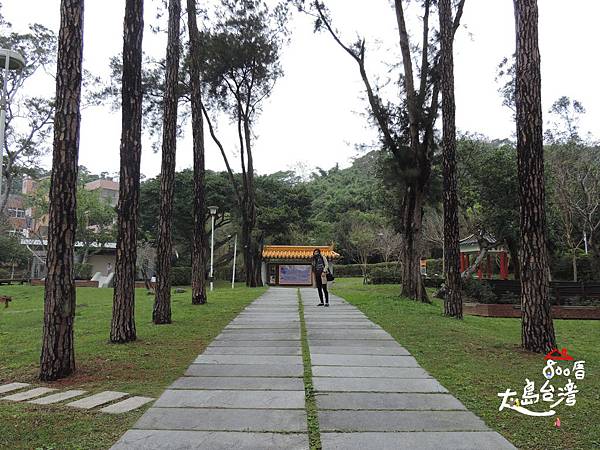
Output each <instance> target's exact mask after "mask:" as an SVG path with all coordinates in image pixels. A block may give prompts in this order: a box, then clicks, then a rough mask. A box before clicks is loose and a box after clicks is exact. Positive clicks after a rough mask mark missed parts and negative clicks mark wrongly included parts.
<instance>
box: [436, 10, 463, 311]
mask: <svg viewBox="0 0 600 450" xmlns="http://www.w3.org/2000/svg"><path fill="white" fill-rule="evenodd" d="M438 8H439V15H440V34H441V37H440V45H441V62H440V64H441V71H442V118H443V119H442V120H443V155H444V170H443V174H444V276H445V278H446V295H445V296H444V315H446V316H451V317H456V318H457V319H462V297H461V275H460V262H459V254H460V246H459V240H460V238H459V229H458V195H457V192H456V189H457V188H456V184H457V181H456V117H455V116H456V104H455V99H454V55H453V51H454V50H453V46H454V45H453V42H454V36H453V32H452V26H453V20H452V4H451V2H450V0H440V1H439V4H438Z"/></svg>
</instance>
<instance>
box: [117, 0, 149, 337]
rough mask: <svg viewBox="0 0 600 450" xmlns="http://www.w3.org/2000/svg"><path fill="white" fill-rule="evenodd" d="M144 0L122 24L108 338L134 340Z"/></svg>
mask: <svg viewBox="0 0 600 450" xmlns="http://www.w3.org/2000/svg"><path fill="white" fill-rule="evenodd" d="M143 35H144V0H127V2H126V3H125V20H124V25H123V82H122V89H121V90H122V103H121V105H122V106H121V109H122V112H121V171H120V177H119V204H118V205H117V211H118V218H117V230H118V237H117V259H116V263H115V289H114V294H113V313H112V323H111V327H110V341H111V342H115V343H123V342H130V341H135V339H136V331H135V274H136V260H137V236H136V234H137V229H138V214H139V199H140V160H141V156H142V39H143Z"/></svg>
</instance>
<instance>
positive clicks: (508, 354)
mask: <svg viewBox="0 0 600 450" xmlns="http://www.w3.org/2000/svg"><path fill="white" fill-rule="evenodd" d="M333 292H334V293H335V294H336V295H339V296H341V297H343V298H345V299H346V300H347V301H349V302H350V303H352V304H353V305H355V306H357V307H358V308H359V309H360V310H361V311H363V312H364V313H365V314H366V315H367V316H368V317H369V318H370V319H371V320H373V321H374V322H376V323H377V324H379V325H380V326H381V327H382V328H384V329H385V330H386V331H387V332H389V333H390V334H391V335H392V336H393V337H394V338H395V339H396V340H397V341H398V342H399V343H400V344H402V345H403V346H404V347H406V349H407V350H409V351H410V352H411V353H412V354H413V356H414V357H415V358H416V359H417V361H418V362H419V364H421V365H422V366H423V367H424V368H425V369H426V370H427V371H428V372H429V373H431V375H433V376H434V377H436V378H437V379H438V380H439V381H440V383H442V384H443V385H444V386H445V387H446V388H447V389H448V390H449V391H450V392H451V393H452V394H454V395H455V396H456V397H457V398H458V399H459V400H461V401H462V402H463V404H464V405H465V406H466V407H467V408H469V409H470V410H471V411H473V412H474V413H475V414H477V415H479V416H480V417H481V418H483V419H484V420H485V422H486V424H487V425H488V426H489V427H491V428H493V429H495V430H496V431H498V432H500V433H501V434H502V435H504V436H505V437H506V438H507V439H509V440H510V441H511V442H512V443H513V444H514V445H515V446H517V447H519V448H524V449H586V450H587V449H592V448H600V376H599V372H600V354H599V352H600V322H598V321H593V320H588V321H583V320H581V321H578V320H555V321H554V327H555V330H556V335H557V341H558V345H559V348H560V347H566V348H567V349H568V350H569V353H570V354H572V355H573V356H574V357H575V359H576V360H585V361H586V362H585V365H586V375H585V379H584V380H582V381H576V384H577V386H578V389H579V393H578V394H577V396H576V399H577V403H576V404H575V405H574V406H572V407H569V406H564V405H563V404H561V405H559V406H557V407H556V411H557V415H558V416H559V417H560V419H561V422H562V426H561V428H556V427H554V420H555V417H554V418H548V417H545V418H543V417H542V418H538V417H529V416H524V415H521V414H519V413H517V412H515V411H512V410H507V409H504V410H503V411H501V412H499V411H498V408H499V406H500V398H499V397H498V396H497V394H498V393H499V392H504V391H505V390H506V389H507V388H512V389H513V390H515V391H517V393H518V396H519V397H521V395H522V394H523V387H524V385H525V378H529V379H530V380H534V381H535V383H536V385H535V388H536V391H537V392H539V387H540V385H541V382H543V381H544V379H543V376H542V368H543V367H544V365H545V362H544V358H543V356H541V355H538V354H532V353H529V352H525V351H523V350H521V348H520V342H521V328H520V325H521V324H520V320H519V319H495V318H487V317H475V316H465V318H464V320H462V321H460V320H455V319H450V318H446V317H443V316H442V311H443V304H442V302H441V301H439V300H434V302H433V304H431V305H428V304H422V303H417V302H413V301H411V300H407V299H403V298H401V297H400V296H399V292H400V287H399V286H398V285H380V286H364V285H363V284H362V279H337V280H336V283H335V284H334V288H333ZM563 380H564V379H563ZM574 381H575V380H574ZM564 382H566V380H565V381H563V384H559V382H558V380H557V377H555V378H554V379H553V380H552V382H551V383H552V384H553V385H554V387H555V389H558V386H563V385H564ZM546 405H547V404H546ZM536 407H537V408H536ZM530 408H531V409H532V410H547V409H548V408H547V407H545V408H540V405H539V404H538V405H533V406H531V407H530Z"/></svg>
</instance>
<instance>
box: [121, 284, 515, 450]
mask: <svg viewBox="0 0 600 450" xmlns="http://www.w3.org/2000/svg"><path fill="white" fill-rule="evenodd" d="M302 298H303V303H304V315H305V320H306V327H307V337H308V343H309V346H310V355H311V360H312V373H313V384H314V387H315V390H316V398H317V406H318V409H319V412H318V418H319V425H320V431H321V442H322V446H323V448H324V449H378V450H382V449H440V448H443V449H454V450H457V449H473V450H475V449H477V450H486V449H489V450H491V449H494V450H496V449H514V447H513V446H512V445H511V444H510V443H509V442H508V441H506V439H504V438H503V437H502V436H501V435H499V434H498V433H495V432H493V431H491V430H490V429H489V428H487V427H486V426H485V424H484V423H483V421H482V420H481V419H479V418H478V417H477V416H475V415H474V414H472V413H471V412H469V411H468V410H466V409H465V407H464V406H463V405H462V404H461V403H460V402H459V401H458V400H457V399H456V398H454V397H453V396H452V395H450V394H448V392H447V391H446V389H445V388H444V387H443V386H442V385H440V384H439V383H438V382H437V381H436V380H435V379H434V378H432V377H431V376H430V375H429V374H428V373H427V372H426V371H425V370H423V369H422V368H421V367H420V366H419V365H418V363H417V362H416V360H415V359H414V358H413V357H412V356H411V355H410V354H409V353H408V352H407V351H406V349H404V348H403V347H402V346H400V345H399V344H398V343H396V341H394V340H393V339H392V337H391V336H390V335H389V334H387V333H386V332H385V331H383V330H382V329H381V328H380V327H378V326H377V325H375V324H374V323H373V322H371V321H370V320H369V319H367V318H366V317H365V316H364V315H363V314H362V313H361V312H360V311H358V309H356V308H355V307H353V306H352V305H349V304H348V303H347V302H345V301H343V300H342V299H340V298H337V297H334V296H333V297H332V299H331V307H330V308H323V307H317V306H316V304H317V302H318V300H317V296H316V292H315V290H313V289H302ZM301 355H302V350H301V341H300V322H299V314H298V301H297V291H296V290H295V289H285V288H271V289H269V291H267V293H266V294H264V295H263V296H262V297H260V298H259V299H257V300H256V301H254V302H253V303H252V304H251V305H250V306H248V307H247V308H246V309H245V310H244V311H243V312H242V313H241V314H240V315H239V316H238V317H237V318H236V319H234V320H233V321H232V322H231V323H230V324H229V325H228V326H227V327H226V328H225V329H224V330H223V332H222V333H221V334H220V335H219V336H218V337H217V338H216V339H215V341H214V342H213V343H212V344H211V345H210V346H209V347H208V348H207V349H206V351H205V352H204V353H203V354H202V355H200V356H199V357H198V358H197V359H196V361H194V363H193V364H192V365H191V366H190V367H189V368H188V370H187V371H186V373H185V376H184V377H182V378H180V379H178V380H177V381H175V383H173V384H172V385H171V386H170V387H169V388H168V389H167V390H166V391H165V392H164V393H163V394H162V396H161V397H160V398H159V399H158V400H157V401H156V402H155V404H154V405H153V406H152V407H151V408H150V409H149V410H148V411H147V412H146V413H145V414H144V415H143V416H142V417H141V418H140V420H139V421H138V422H137V423H136V424H135V426H134V429H132V430H130V431H128V432H127V433H126V434H125V435H124V436H123V437H122V438H121V439H120V440H119V442H118V443H117V444H115V446H114V447H113V449H119V450H120V449H183V448H185V449H233V448H235V449H306V448H308V432H307V420H306V411H305V404H304V384H303V379H302V373H303V365H302V356H301Z"/></svg>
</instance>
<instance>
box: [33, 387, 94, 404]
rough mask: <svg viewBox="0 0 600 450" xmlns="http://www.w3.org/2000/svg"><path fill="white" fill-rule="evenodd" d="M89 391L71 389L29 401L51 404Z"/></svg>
mask: <svg viewBox="0 0 600 450" xmlns="http://www.w3.org/2000/svg"><path fill="white" fill-rule="evenodd" d="M86 392H87V391H80V390H70V391H64V392H59V393H57V394H52V395H48V396H46V397H42V398H36V399H35V400H29V402H28V403H33V404H35V405H51V404H53V403H59V402H64V401H65V400H70V399H72V398H75V397H80V396H82V395H83V394H85V393H86Z"/></svg>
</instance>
